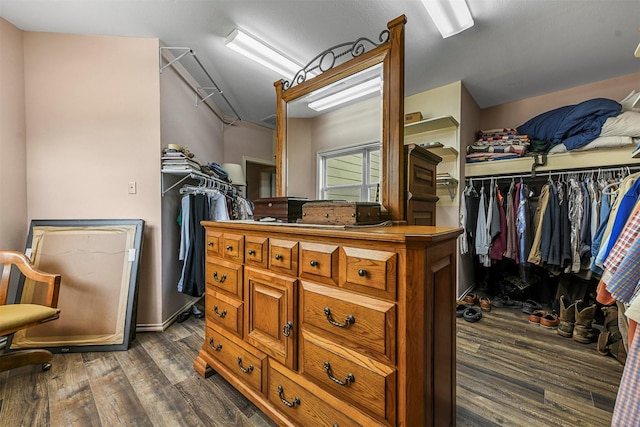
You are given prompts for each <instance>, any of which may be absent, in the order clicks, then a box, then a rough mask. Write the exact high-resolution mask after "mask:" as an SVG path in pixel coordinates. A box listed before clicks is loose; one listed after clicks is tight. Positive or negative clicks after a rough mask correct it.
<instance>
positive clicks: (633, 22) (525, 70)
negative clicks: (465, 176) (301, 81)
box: [0, 0, 640, 125]
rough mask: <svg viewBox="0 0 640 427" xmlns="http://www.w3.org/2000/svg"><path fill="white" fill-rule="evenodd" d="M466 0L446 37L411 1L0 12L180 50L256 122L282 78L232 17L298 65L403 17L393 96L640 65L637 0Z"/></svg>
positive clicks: (537, 90)
mask: <svg viewBox="0 0 640 427" xmlns="http://www.w3.org/2000/svg"><path fill="white" fill-rule="evenodd" d="M467 4H468V5H469V8H470V10H471V13H472V15H473V17H474V20H475V26H474V27H472V28H471V29H469V30H466V31H464V32H462V33H460V34H458V35H456V36H453V37H450V38H447V39H442V37H441V36H440V33H439V32H438V30H437V29H436V27H435V25H434V24H433V22H432V21H431V18H430V17H429V15H428V13H427V12H426V10H425V9H424V7H423V6H422V3H421V1H420V0H0V16H2V17H3V18H4V19H6V20H7V21H9V22H11V23H12V24H13V25H15V26H16V27H18V28H20V29H22V30H24V31H39V32H56V33H71V34H97V35H113V36H127V37H153V38H158V39H160V41H161V43H162V44H164V46H168V47H189V48H191V49H192V50H193V51H194V53H195V54H196V56H197V58H198V59H199V60H200V62H201V63H202V64H203V65H204V68H205V69H206V70H207V72H208V73H209V75H210V76H211V77H212V78H213V79H214V81H215V83H216V85H217V86H218V87H219V88H220V89H221V90H222V91H223V92H224V95H225V97H226V98H227V99H228V100H229V102H230V103H231V105H232V106H233V108H234V109H235V110H236V111H237V113H238V115H239V116H240V118H241V119H242V120H246V121H250V122H253V123H258V124H263V125H265V124H268V123H271V124H272V122H270V120H266V119H267V118H268V117H269V116H273V115H274V114H275V105H276V100H275V90H274V87H273V82H274V81H276V80H279V79H281V78H282V77H281V76H278V75H277V74H276V73H274V72H272V71H270V70H267V69H265V68H263V67H261V66H260V65H258V64H255V63H253V62H252V61H250V60H248V59H245V58H244V57H241V56H240V55H239V54H237V53H235V52H234V51H232V50H230V49H228V48H226V47H225V45H224V40H225V38H226V36H227V35H228V34H229V33H230V32H231V31H232V30H233V29H234V28H235V27H236V26H237V27H240V28H242V29H244V30H246V31H248V32H249V33H251V34H253V35H255V36H257V37H259V38H261V39H262V40H264V41H266V42H267V43H269V44H270V45H272V46H273V47H275V48H276V49H278V50H280V51H281V52H284V53H286V54H287V55H288V56H289V57H291V58H292V59H293V60H295V61H297V62H298V63H300V64H303V65H304V64H306V63H307V62H308V61H310V60H311V59H312V58H313V57H314V56H316V55H317V54H318V53H320V52H322V51H323V50H324V49H326V48H328V47H330V46H334V45H336V44H338V43H342V42H347V41H354V40H356V39H357V38H359V37H362V36H365V37H368V38H370V39H372V40H375V39H376V38H377V37H378V35H379V34H380V32H381V31H382V30H383V29H385V28H386V24H387V22H389V21H391V20H392V19H394V18H396V17H397V16H399V15H402V14H404V15H405V16H406V17H407V25H406V27H405V55H406V57H405V95H407V96H409V95H413V94H415V93H419V92H422V91H425V90H428V89H431V88H435V87H438V86H442V85H445V84H448V83H451V82H454V81H458V80H462V81H463V82H464V84H465V86H466V87H467V89H468V90H469V92H470V93H471V95H472V96H473V98H474V99H475V100H476V102H477V103H478V105H479V106H480V107H481V108H485V107H490V106H493V105H498V104H502V103H505V102H510V101H515V100H519V99H523V98H528V97H531V96H535V95H540V94H544V93H547V92H553V91H557V90H560V89H564V88H568V87H573V86H578V85H582V84H586V83H590V82H594V81H598V80H603V79H609V78H613V77H617V76H622V75H627V74H632V73H636V72H640V58H636V57H634V55H633V53H634V51H635V49H636V47H637V46H638V44H639V43H640V32H639V26H640V0H607V1H603V0H467ZM186 61H187V58H185V60H184V61H182V62H186ZM191 61H192V60H191ZM185 66H187V67H190V65H189V64H185ZM196 78H197V80H198V82H199V83H201V84H202V85H203V86H207V85H208V83H209V81H206V80H205V81H202V80H201V77H196ZM205 79H206V76H205ZM638 90H640V81H639V82H638ZM217 103H218V104H221V103H220V102H219V101H218V102H217ZM219 106H220V107H221V108H223V110H225V112H226V111H228V108H227V107H226V106H225V105H219Z"/></svg>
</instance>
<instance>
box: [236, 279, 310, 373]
mask: <svg viewBox="0 0 640 427" xmlns="http://www.w3.org/2000/svg"><path fill="white" fill-rule="evenodd" d="M296 283H297V280H296V279H295V278H289V277H283V276H280V275H277V274H274V273H271V272H267V271H261V270H256V269H253V268H251V267H246V269H245V292H246V294H245V303H246V304H247V310H246V321H245V324H246V334H245V337H246V340H247V341H248V342H249V343H250V344H252V345H254V346H255V347H257V348H259V349H260V350H262V351H264V352H265V353H267V354H268V355H269V356H271V357H273V358H274V359H275V360H277V361H279V362H280V363H282V364H283V365H285V366H286V367H288V368H290V369H297V352H296V348H297V337H298V335H299V334H298V331H297V327H298V324H297V316H296V310H295V303H296V299H297V298H296Z"/></svg>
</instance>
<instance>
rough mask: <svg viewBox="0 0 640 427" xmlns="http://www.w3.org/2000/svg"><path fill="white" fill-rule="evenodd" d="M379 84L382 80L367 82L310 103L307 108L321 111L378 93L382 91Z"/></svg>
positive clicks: (378, 78) (374, 79)
mask: <svg viewBox="0 0 640 427" xmlns="http://www.w3.org/2000/svg"><path fill="white" fill-rule="evenodd" d="M381 83H382V80H380V77H376V78H373V79H371V80H367V81H366V82H363V83H360V84H357V85H355V86H352V87H350V88H347V89H344V90H342V91H340V92H338V93H334V94H333V95H329V96H326V97H324V98H321V99H318V100H317V101H313V102H310V103H309V108H311V109H312V110H315V111H323V110H327V109H329V108H332V107H335V106H337V105H341V104H344V103H346V102H349V101H353V100H356V99H359V98H362V97H364V96H366V95H369V94H372V93H376V92H380V91H381V90H382V88H381Z"/></svg>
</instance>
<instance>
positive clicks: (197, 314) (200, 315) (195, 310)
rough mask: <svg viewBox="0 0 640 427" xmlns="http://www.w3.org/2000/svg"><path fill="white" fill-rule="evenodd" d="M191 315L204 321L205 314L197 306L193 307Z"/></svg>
mask: <svg viewBox="0 0 640 427" xmlns="http://www.w3.org/2000/svg"><path fill="white" fill-rule="evenodd" d="M191 314H193V315H194V316H195V317H197V318H198V319H202V318H203V317H204V312H203V311H202V310H200V309H199V308H198V307H196V306H195V305H192V306H191Z"/></svg>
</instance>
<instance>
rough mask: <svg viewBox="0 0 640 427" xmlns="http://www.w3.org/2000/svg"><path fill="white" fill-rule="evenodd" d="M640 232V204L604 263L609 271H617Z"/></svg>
mask: <svg viewBox="0 0 640 427" xmlns="http://www.w3.org/2000/svg"><path fill="white" fill-rule="evenodd" d="M638 234H640V204H638V205H637V206H636V207H635V210H634V212H633V213H632V214H631V219H629V220H628V221H627V225H626V226H625V227H624V230H623V231H622V233H621V234H620V237H619V238H618V240H617V241H616V243H615V245H613V248H611V252H609V256H607V259H606V260H605V262H604V265H605V266H606V267H607V269H608V270H609V271H611V272H612V273H615V272H616V270H617V269H618V266H619V265H620V263H621V262H622V260H623V259H624V256H625V254H626V253H627V251H628V250H629V248H630V247H631V244H632V243H633V242H634V241H635V240H636V238H637V237H638Z"/></svg>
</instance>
